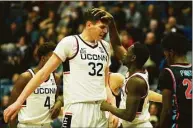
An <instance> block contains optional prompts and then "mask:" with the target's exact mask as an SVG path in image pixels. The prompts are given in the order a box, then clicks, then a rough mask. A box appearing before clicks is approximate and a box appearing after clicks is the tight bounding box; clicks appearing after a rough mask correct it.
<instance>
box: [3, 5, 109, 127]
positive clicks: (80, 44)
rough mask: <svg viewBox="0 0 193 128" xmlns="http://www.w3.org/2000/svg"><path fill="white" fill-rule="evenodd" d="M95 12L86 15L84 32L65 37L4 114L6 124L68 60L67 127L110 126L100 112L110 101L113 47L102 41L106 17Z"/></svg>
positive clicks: (65, 121) (105, 29) (65, 99)
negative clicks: (103, 103)
mask: <svg viewBox="0 0 193 128" xmlns="http://www.w3.org/2000/svg"><path fill="white" fill-rule="evenodd" d="M92 12H93V10H92V9H88V10H87V11H86V12H85V19H84V30H83V32H82V33H81V34H80V35H74V36H68V37H65V38H63V39H62V40H61V41H60V42H59V44H58V45H57V47H56V49H55V50H54V53H53V55H52V56H51V57H50V59H49V60H48V62H47V63H46V64H45V65H44V67H43V68H42V69H41V70H39V71H38V72H37V73H36V75H35V76H34V77H33V78H32V79H31V80H30V82H29V83H28V84H27V86H26V87H25V88H24V90H23V92H22V93H21V95H20V96H19V97H18V99H17V100H16V102H14V103H13V104H12V105H10V106H9V107H8V108H7V109H6V110H5V111H4V119H5V121H6V122H7V121H8V120H9V119H10V118H13V117H14V116H15V114H16V113H17V111H18V109H19V108H20V107H21V105H22V104H23V103H24V101H25V100H26V98H27V97H28V96H29V95H30V94H31V93H32V92H34V90H35V89H36V88H37V87H38V86H40V84H41V83H42V82H43V81H45V80H46V78H47V77H48V76H49V74H50V73H51V72H53V71H54V70H55V69H56V68H57V67H58V66H59V65H60V64H61V63H62V62H65V61H67V60H68V61H69V64H70V72H68V73H66V74H68V75H67V77H68V78H67V80H68V84H67V86H64V91H63V93H64V114H65V116H64V120H63V127H69V126H71V127H106V126H107V118H106V117H105V113H104V112H102V111H101V110H100V105H101V102H102V101H103V100H107V93H106V87H105V85H106V82H107V75H108V67H109V65H110V61H109V55H110V50H109V49H110V48H109V44H108V43H107V42H105V41H104V40H102V39H103V37H104V36H105V34H106V33H107V27H108V22H107V20H106V17H101V16H102V15H100V17H99V16H98V17H96V16H93V14H92ZM107 89H108V87H107Z"/></svg>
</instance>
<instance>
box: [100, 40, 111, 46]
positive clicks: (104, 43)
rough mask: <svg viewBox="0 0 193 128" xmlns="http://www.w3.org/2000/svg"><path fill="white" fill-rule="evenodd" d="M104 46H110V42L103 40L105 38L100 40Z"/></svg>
mask: <svg viewBox="0 0 193 128" xmlns="http://www.w3.org/2000/svg"><path fill="white" fill-rule="evenodd" d="M100 42H101V43H102V44H103V45H104V46H105V47H109V46H110V44H109V43H108V42H107V41H105V40H101V41H100Z"/></svg>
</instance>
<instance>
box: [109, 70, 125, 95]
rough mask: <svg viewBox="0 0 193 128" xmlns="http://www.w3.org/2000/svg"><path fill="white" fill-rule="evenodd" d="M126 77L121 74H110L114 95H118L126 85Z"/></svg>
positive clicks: (110, 83)
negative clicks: (124, 84)
mask: <svg viewBox="0 0 193 128" xmlns="http://www.w3.org/2000/svg"><path fill="white" fill-rule="evenodd" d="M124 79H125V78H124V76H123V75H122V74H120V73H110V74H109V79H108V84H109V87H110V88H111V90H112V92H113V94H114V95H118V94H119V92H120V89H121V88H122V86H123V83H124Z"/></svg>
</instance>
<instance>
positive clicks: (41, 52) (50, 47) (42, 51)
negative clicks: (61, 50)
mask: <svg viewBox="0 0 193 128" xmlns="http://www.w3.org/2000/svg"><path fill="white" fill-rule="evenodd" d="M55 47H56V44H55V43H52V42H47V43H44V44H42V45H40V47H39V48H38V51H37V55H38V58H39V59H41V57H42V56H46V55H48V54H49V53H50V52H52V51H54V49H55Z"/></svg>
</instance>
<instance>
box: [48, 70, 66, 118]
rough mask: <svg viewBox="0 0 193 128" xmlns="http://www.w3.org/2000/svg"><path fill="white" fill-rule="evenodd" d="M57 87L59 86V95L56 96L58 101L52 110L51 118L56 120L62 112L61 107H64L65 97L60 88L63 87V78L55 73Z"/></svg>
mask: <svg viewBox="0 0 193 128" xmlns="http://www.w3.org/2000/svg"><path fill="white" fill-rule="evenodd" d="M55 79H56V85H57V94H56V101H55V103H54V106H53V107H52V108H51V109H50V112H51V118H52V119H55V118H57V117H58V115H59V114H60V111H61V107H62V106H63V95H62V94H60V93H59V92H60V90H59V89H60V87H59V86H61V77H60V75H59V74H57V73H55Z"/></svg>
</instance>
